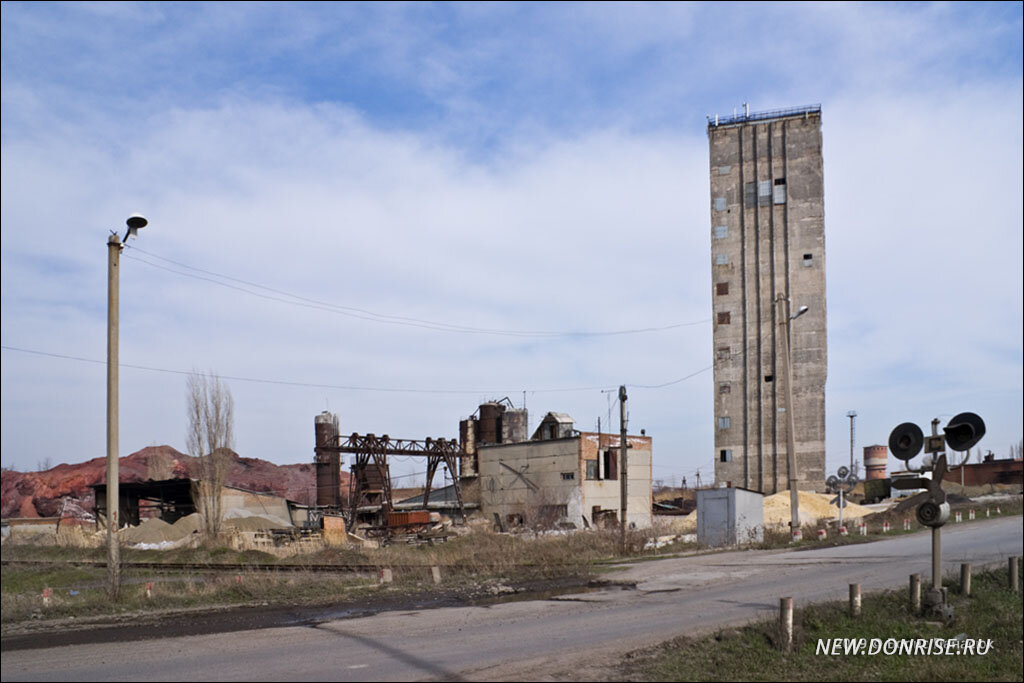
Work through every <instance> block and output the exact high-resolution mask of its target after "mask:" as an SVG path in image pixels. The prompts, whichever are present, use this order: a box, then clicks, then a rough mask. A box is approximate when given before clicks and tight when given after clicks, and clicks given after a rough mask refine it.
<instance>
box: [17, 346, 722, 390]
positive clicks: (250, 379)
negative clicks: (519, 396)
mask: <svg viewBox="0 0 1024 683" xmlns="http://www.w3.org/2000/svg"><path fill="white" fill-rule="evenodd" d="M0 348H2V349H4V350H5V351H16V352H18V353H28V354H32V355H35V356H46V357H49V358H60V359H62V360H73V361H79V362H82V363H93V364H96V365H106V364H107V362H106V361H105V360H97V359H95V358H83V357H81V356H71V355H67V354H61V353H50V352H48V351H38V350H35V349H25V348H21V347H17V346H8V345H6V344H4V345H0ZM118 367H120V368H131V369H133V370H145V371H148V372H163V373H167V374H172V375H191V374H192V373H193V372H194V371H192V370H173V369H170V368H157V367H153V366H148V365H134V364H131V363H119V364H118ZM710 369H711V368H710V367H707V368H704V369H702V370H698V371H697V372H693V373H690V374H689V375H686V376H685V377H680V378H679V379H676V380H672V381H671V382H665V383H664V384H656V385H643V384H629V385H627V386H629V387H632V388H636V389H660V388H663V387H667V386H671V385H673V384H678V383H679V382H682V381H684V380H687V379H690V378H691V377H696V376H697V375H699V374H701V373H703V372H707V371H708V370H710ZM220 378H221V379H224V380H232V381H236V382H252V383H256V384H273V385H278V386H291V387H306V388H312V389H338V390H342V391H379V392H385V393H396V394H474V395H480V394H509V393H515V391H512V390H508V389H501V390H496V389H412V388H389V387H364V386H355V385H344V384H318V383H313V382H295V381H289V380H276V379H264V378H258V377H240V376H234V375H220ZM609 388H610V385H604V386H590V387H561V388H545V389H526V391H529V392H530V393H534V394H548V393H570V392H574V391H600V390H607V389H609ZM519 391H522V390H521V389H520V390H519Z"/></svg>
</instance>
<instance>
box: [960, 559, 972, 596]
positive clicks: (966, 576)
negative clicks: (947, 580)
mask: <svg viewBox="0 0 1024 683" xmlns="http://www.w3.org/2000/svg"><path fill="white" fill-rule="evenodd" d="M970 594H971V563H970V562H964V563H963V564H961V565H960V595H970Z"/></svg>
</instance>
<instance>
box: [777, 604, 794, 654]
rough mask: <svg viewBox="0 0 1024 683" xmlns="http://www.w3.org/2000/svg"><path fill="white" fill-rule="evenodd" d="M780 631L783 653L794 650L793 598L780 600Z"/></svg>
mask: <svg viewBox="0 0 1024 683" xmlns="http://www.w3.org/2000/svg"><path fill="white" fill-rule="evenodd" d="M779 631H780V632H781V634H782V642H781V643H780V645H781V647H782V651H783V652H790V651H792V649H793V598H779Z"/></svg>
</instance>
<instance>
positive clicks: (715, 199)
mask: <svg viewBox="0 0 1024 683" xmlns="http://www.w3.org/2000/svg"><path fill="white" fill-rule="evenodd" d="M708 141H709V147H710V164H711V264H712V265H711V278H712V287H711V295H712V307H713V309H714V314H713V318H714V319H713V324H714V335H713V336H714V360H715V389H714V391H715V399H714V400H715V480H716V482H719V483H723V482H726V481H729V482H732V485H733V486H742V487H745V488H749V489H753V490H755V491H762V492H764V493H774V492H777V491H781V490H785V489H787V488H788V483H787V480H788V476H789V470H788V468H787V465H786V463H787V460H786V440H787V433H786V424H787V420H786V413H785V394H784V392H785V385H784V382H785V381H786V378H785V377H779V376H778V373H779V372H783V371H784V366H783V358H782V353H783V347H782V344H783V343H784V336H783V332H784V331H783V330H780V329H779V325H778V323H779V322H780V321H779V319H778V317H777V314H776V305H775V299H776V295H778V294H782V295H784V296H786V297H788V299H789V305H790V311H792V312H793V313H796V312H797V311H798V310H799V309H800V307H802V306H807V313H806V314H805V315H802V316H800V317H799V318H797V319H795V320H793V321H792V323H791V330H792V340H791V343H790V349H791V359H792V374H793V415H794V418H795V429H794V438H795V442H796V467H797V478H798V484H797V486H798V488H801V489H822V488H823V487H824V480H825V377H826V371H827V354H826V351H827V344H826V342H827V339H826V311H825V205H824V188H823V183H822V156H821V107H820V106H811V107H799V108H795V109H786V110H780V111H769V112H758V113H749V112H745V113H743V114H739V115H735V116H731V117H727V118H719V117H717V116H716V117H714V118H709V120H708Z"/></svg>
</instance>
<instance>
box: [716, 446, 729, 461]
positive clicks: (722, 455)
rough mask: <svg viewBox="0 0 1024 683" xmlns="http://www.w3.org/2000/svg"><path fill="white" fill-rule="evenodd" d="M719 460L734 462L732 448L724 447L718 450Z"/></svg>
mask: <svg viewBox="0 0 1024 683" xmlns="http://www.w3.org/2000/svg"><path fill="white" fill-rule="evenodd" d="M718 460H719V461H720V462H732V450H731V449H729V448H723V449H722V450H720V451H719V452H718Z"/></svg>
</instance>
